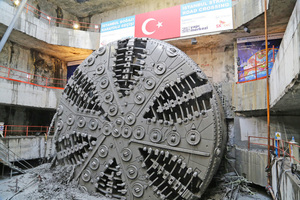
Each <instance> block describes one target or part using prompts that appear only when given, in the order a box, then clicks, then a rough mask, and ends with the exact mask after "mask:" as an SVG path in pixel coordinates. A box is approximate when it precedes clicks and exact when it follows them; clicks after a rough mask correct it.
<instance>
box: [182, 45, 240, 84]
mask: <svg viewBox="0 0 300 200" xmlns="http://www.w3.org/2000/svg"><path fill="white" fill-rule="evenodd" d="M181 50H182V51H183V52H185V53H186V54H187V55H188V56H189V57H190V58H192V59H193V60H194V61H195V62H196V63H197V64H198V65H199V66H200V68H201V70H203V72H204V73H205V74H206V76H207V77H208V79H209V80H210V81H211V82H213V83H225V82H233V81H234V57H233V54H234V51H233V45H232V46H227V47H225V46H222V45H220V46H217V47H216V46H210V47H202V46H201V44H200V45H196V46H192V48H181Z"/></svg>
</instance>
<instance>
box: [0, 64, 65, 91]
mask: <svg viewBox="0 0 300 200" xmlns="http://www.w3.org/2000/svg"><path fill="white" fill-rule="evenodd" d="M0 78H3V79H8V80H12V81H17V82H22V83H27V84H31V85H36V86H41V87H47V88H53V89H64V86H65V85H66V83H67V79H59V78H48V77H43V76H40V75H36V74H31V73H28V72H24V71H21V70H17V69H13V68H8V67H4V66H1V65H0Z"/></svg>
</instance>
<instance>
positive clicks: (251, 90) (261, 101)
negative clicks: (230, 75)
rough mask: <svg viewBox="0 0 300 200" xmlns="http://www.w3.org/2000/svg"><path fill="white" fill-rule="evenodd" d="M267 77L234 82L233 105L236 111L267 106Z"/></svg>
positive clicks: (232, 87)
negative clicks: (238, 82) (245, 81)
mask: <svg viewBox="0 0 300 200" xmlns="http://www.w3.org/2000/svg"><path fill="white" fill-rule="evenodd" d="M266 92H267V83H266V79H262V80H257V81H252V82H247V83H240V84H237V83H232V84H231V91H230V94H231V97H232V107H233V110H234V111H236V112H241V111H255V110H264V109H266V108H267V97H266Z"/></svg>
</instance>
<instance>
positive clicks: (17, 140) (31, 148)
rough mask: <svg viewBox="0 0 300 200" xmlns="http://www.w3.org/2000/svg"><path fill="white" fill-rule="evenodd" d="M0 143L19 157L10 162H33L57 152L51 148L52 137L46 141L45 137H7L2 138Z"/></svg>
mask: <svg viewBox="0 0 300 200" xmlns="http://www.w3.org/2000/svg"><path fill="white" fill-rule="evenodd" d="M45 141H47V143H45ZM0 142H1V143H2V144H4V145H5V146H6V147H8V149H9V150H11V151H12V152H14V153H15V154H16V155H17V156H18V157H19V158H12V157H11V158H9V161H10V162H13V161H15V160H19V159H24V160H31V159H39V158H44V157H47V156H48V155H51V156H52V155H54V150H55V149H54V148H51V145H53V144H52V137H51V136H50V137H48V138H47V140H45V137H44V136H38V137H36V136H28V137H6V138H0ZM50 150H51V152H50ZM45 151H46V152H45ZM50 153H51V154H50Z"/></svg>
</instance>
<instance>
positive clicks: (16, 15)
mask: <svg viewBox="0 0 300 200" xmlns="http://www.w3.org/2000/svg"><path fill="white" fill-rule="evenodd" d="M26 3H27V0H23V1H22V2H21V4H20V6H19V8H18V10H17V13H16V14H15V16H14V18H13V19H12V20H11V22H10V24H9V26H8V28H7V29H6V32H5V33H4V35H3V37H2V39H1V42H0V52H1V51H2V49H3V47H4V45H5V43H6V41H7V39H8V37H9V36H10V33H11V32H12V30H13V28H14V26H15V23H16V21H17V19H18V18H19V16H20V14H21V12H22V10H23V8H24V6H25V5H26Z"/></svg>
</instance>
